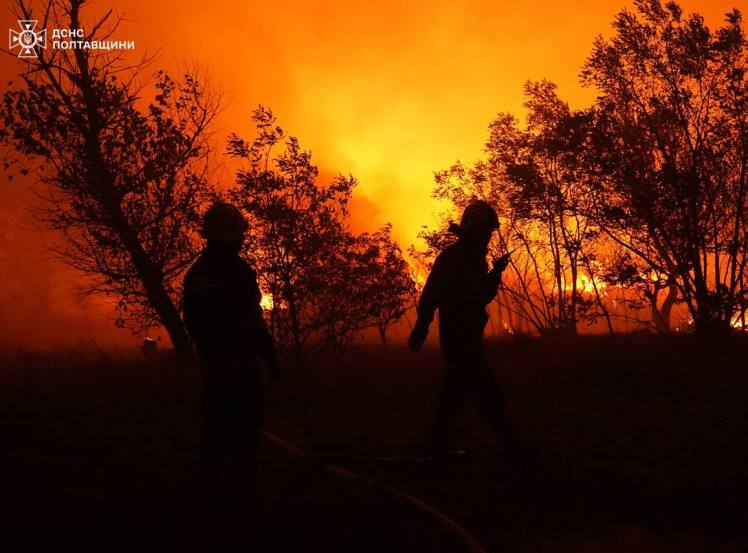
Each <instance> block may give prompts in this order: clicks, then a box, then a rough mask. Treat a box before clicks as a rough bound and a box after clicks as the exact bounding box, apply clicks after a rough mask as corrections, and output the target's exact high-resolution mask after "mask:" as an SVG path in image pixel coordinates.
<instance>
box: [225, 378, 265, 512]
mask: <svg viewBox="0 0 748 553" xmlns="http://www.w3.org/2000/svg"><path fill="white" fill-rule="evenodd" d="M231 406H232V414H231V418H232V425H231V426H232V427H231V459H230V464H229V485H230V486H231V489H232V492H233V493H234V494H235V497H236V498H238V499H248V498H250V497H251V496H252V495H253V494H254V489H255V485H256V468H257V447H258V445H259V442H260V426H261V424H262V388H261V386H260V382H259V378H258V376H257V375H256V374H254V373H252V372H246V373H243V374H240V375H238V376H237V380H236V383H235V386H234V387H233V394H232V398H231Z"/></svg>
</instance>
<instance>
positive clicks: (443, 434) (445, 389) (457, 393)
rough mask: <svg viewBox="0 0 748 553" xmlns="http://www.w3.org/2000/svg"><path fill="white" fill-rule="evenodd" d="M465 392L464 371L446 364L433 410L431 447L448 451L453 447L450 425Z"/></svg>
mask: <svg viewBox="0 0 748 553" xmlns="http://www.w3.org/2000/svg"><path fill="white" fill-rule="evenodd" d="M466 393H467V389H466V382H465V378H464V373H463V371H462V370H461V368H460V367H455V366H449V365H448V366H447V367H446V370H445V372H444V378H443V380H442V384H441V389H440V390H439V398H438V400H437V404H436V410H435V412H434V422H433V426H432V430H431V444H430V445H431V449H432V450H433V451H434V452H435V453H448V452H450V451H452V449H453V440H452V427H453V426H454V422H455V419H456V418H457V413H458V412H459V410H460V407H462V404H463V403H464V401H465V395H466Z"/></svg>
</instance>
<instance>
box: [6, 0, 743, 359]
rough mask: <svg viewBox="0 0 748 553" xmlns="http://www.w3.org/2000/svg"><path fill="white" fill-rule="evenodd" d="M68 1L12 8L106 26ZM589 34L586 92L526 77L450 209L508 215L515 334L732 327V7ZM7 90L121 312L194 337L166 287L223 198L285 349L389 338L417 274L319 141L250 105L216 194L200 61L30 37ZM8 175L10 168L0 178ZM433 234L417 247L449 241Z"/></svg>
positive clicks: (736, 255)
mask: <svg viewBox="0 0 748 553" xmlns="http://www.w3.org/2000/svg"><path fill="white" fill-rule="evenodd" d="M83 4H84V2H82V1H81V0H50V1H48V2H46V3H45V4H44V6H43V9H42V11H41V13H40V14H35V13H33V12H32V11H31V10H30V9H29V7H28V5H27V3H26V2H24V1H23V0H17V2H16V12H17V16H18V19H39V20H40V21H42V22H43V23H44V25H50V26H55V27H57V28H68V29H78V28H83V29H86V30H90V31H89V33H88V34H87V36H86V37H85V38H84V40H87V41H93V40H97V39H98V38H102V37H106V36H108V35H110V34H111V33H112V32H113V31H114V30H115V29H116V27H117V24H118V20H113V18H112V17H111V13H108V14H106V15H105V16H104V17H103V18H102V19H101V20H99V21H94V22H87V24H84V23H82V22H81V7H82V5H83ZM635 5H636V8H635V11H628V10H623V11H621V12H620V13H619V14H618V15H617V16H616V18H615V21H614V34H613V36H612V37H611V38H610V39H603V38H598V39H597V40H596V41H595V43H594V44H593V47H592V53H591V54H590V56H589V58H588V59H587V61H586V63H585V64H584V66H583V68H582V71H581V75H580V77H581V80H582V83H583V84H584V85H585V86H590V87H593V88H594V89H595V90H597V91H598V98H597V100H596V101H595V103H594V104H593V105H592V106H590V107H588V108H585V109H578V110H575V109H571V108H570V107H569V105H568V104H567V103H566V102H565V101H563V99H561V98H560V97H559V96H558V94H557V91H556V87H555V86H554V85H553V84H552V83H549V82H546V81H541V82H528V83H527V84H526V85H525V96H526V102H525V107H526V109H527V117H526V120H525V121H524V122H522V123H520V121H519V120H518V119H517V118H516V117H515V116H514V115H512V114H508V113H503V114H499V115H498V116H497V117H496V119H495V120H494V121H492V122H491V124H490V126H489V136H488V140H487V142H486V147H485V156H484V157H483V159H481V160H479V161H478V162H476V163H474V164H471V165H464V164H459V163H458V164H456V165H454V166H453V167H451V168H449V169H448V170H445V171H440V172H438V173H437V175H436V182H435V188H434V195H435V196H436V197H439V198H444V199H447V200H449V201H450V202H451V203H452V204H453V206H454V208H455V209H454V212H453V213H451V214H446V216H445V218H446V219H449V216H450V215H452V216H454V215H455V214H456V213H457V212H458V211H459V210H461V209H462V208H463V207H464V206H465V205H466V204H467V202H468V201H470V200H471V199H473V198H482V199H486V200H488V201H489V202H491V203H492V204H493V205H495V206H497V208H498V209H499V210H500V212H501V216H502V224H503V227H502V231H501V237H500V240H499V242H498V243H497V244H494V245H493V249H494V253H496V254H499V253H504V252H505V251H509V250H515V249H516V250H515V251H514V254H513V256H512V260H511V264H510V268H509V270H508V271H507V272H506V273H505V278H504V286H503V287H502V290H501V291H500V293H499V296H498V305H497V308H495V309H494V326H496V324H498V330H501V329H504V330H506V331H510V332H517V331H525V332H535V333H546V332H571V333H574V332H577V331H578V330H579V329H580V325H582V327H584V326H586V325H589V324H598V325H603V328H607V330H608V331H609V332H611V333H612V332H614V331H615V330H617V329H624V328H632V327H639V326H646V327H649V328H651V329H654V330H657V331H660V332H673V331H676V330H688V329H690V328H691V327H693V329H695V330H696V331H698V332H700V333H727V332H729V331H730V330H731V329H734V328H739V329H743V330H744V329H745V311H746V308H747V307H748V288H747V286H746V284H747V282H746V264H747V263H748V215H747V213H748V197H747V193H748V191H747V190H746V173H747V172H748V134H747V133H748V130H747V129H748V121H747V120H746V112H747V110H746V103H747V102H748V84H747V82H746V69H747V68H748V55H747V54H748V48H746V37H745V34H744V32H743V28H742V19H741V14H740V12H738V11H737V10H735V11H733V12H730V13H729V14H727V16H726V18H725V21H724V24H723V25H722V26H721V27H719V28H718V29H716V30H711V29H709V28H707V27H706V25H705V24H704V22H703V20H702V18H701V17H700V16H699V15H698V14H692V15H684V14H683V13H682V12H681V9H680V7H679V6H678V5H677V4H676V3H673V2H670V3H667V4H663V3H662V2H660V1H659V0H648V1H644V0H642V1H638V2H636V3H635ZM36 50H37V53H38V56H39V57H38V58H37V59H30V60H27V61H25V62H23V65H21V66H20V67H21V71H22V73H21V74H20V75H19V77H18V80H17V82H16V83H12V84H11V85H10V86H9V88H8V90H6V91H5V92H4V94H3V102H2V105H0V118H1V119H2V129H1V130H0V140H2V141H3V142H4V144H5V145H7V146H9V148H7V150H6V152H7V155H6V156H5V159H4V163H5V168H6V169H12V170H15V171H16V172H18V173H21V174H28V173H29V172H32V173H33V174H34V175H35V179H36V184H37V185H36V191H37V193H38V195H39V196H40V200H41V201H40V202H39V204H38V205H37V208H38V215H39V217H40V220H41V221H42V222H43V223H44V224H45V225H46V226H47V227H49V228H52V229H56V230H59V231H60V236H61V238H62V239H63V241H62V243H63V245H62V246H61V247H60V248H58V250H57V253H58V254H59V255H60V257H61V258H62V259H63V260H65V261H66V262H68V263H70V264H71V265H72V266H73V267H75V268H77V269H79V270H80V271H82V273H84V274H86V275H87V276H88V277H90V278H88V279H87V280H85V281H84V285H85V286H86V287H87V291H88V292H92V293H99V294H106V295H109V296H111V297H113V298H114V299H115V300H116V302H117V305H118V307H119V315H120V317H119V324H121V325H123V326H124V325H127V326H129V327H131V328H132V329H134V330H137V331H139V330H142V329H143V328H144V327H148V326H154V325H157V324H161V325H163V326H164V328H165V329H166V330H167V332H168V333H169V335H170V337H171V340H172V342H173V343H174V345H175V347H176V348H177V350H179V351H184V352H187V351H190V349H191V346H190V343H189V340H188V337H187V334H186V332H185V330H184V324H183V322H182V319H181V316H180V297H181V291H180V289H179V282H180V281H181V275H182V273H183V271H184V269H185V268H186V267H187V266H188V265H189V264H190V263H191V262H192V260H193V259H194V258H195V256H196V255H197V253H198V251H199V249H200V246H201V243H200V241H199V238H198V236H197V233H196V230H197V225H198V224H199V220H200V214H201V213H202V212H203V211H204V210H205V209H206V208H207V206H208V205H209V204H210V202H211V201H213V200H215V199H218V198H219V197H220V196H222V195H223V196H227V198H226V199H228V200H229V201H232V202H233V203H235V204H237V205H238V206H239V207H240V208H241V209H242V210H243V212H244V213H245V215H246V216H247V218H248V219H249V221H250V224H251V230H250V233H249V240H248V242H247V244H246V248H245V254H246V255H247V256H248V257H249V258H250V261H251V262H252V263H253V265H254V266H255V267H256V269H257V272H258V275H259V279H260V284H261V286H262V289H263V291H264V293H265V294H266V299H265V306H266V308H267V314H268V318H269V321H270V324H271V326H272V329H273V332H274V333H275V334H276V336H277V337H278V340H279V342H280V345H281V349H282V350H283V351H287V352H289V354H290V356H291V357H293V359H294V360H295V361H296V363H297V364H302V363H303V361H304V359H305V358H306V357H307V356H308V355H310V354H312V353H314V352H315V351H316V350H318V349H320V348H323V347H329V346H332V347H334V348H337V349H339V348H342V347H344V346H345V345H346V344H347V343H349V342H350V341H351V340H353V339H354V338H355V337H356V336H357V335H359V334H360V333H361V331H363V330H364V329H367V328H376V330H377V331H378V333H379V335H380V337H381V339H382V341H383V342H386V339H387V330H388V328H390V326H391V325H392V324H393V323H394V322H395V321H397V320H398V319H400V318H401V317H402V316H403V314H404V313H405V311H406V310H407V309H408V308H409V306H410V305H412V302H413V299H414V296H415V294H416V287H415V284H414V281H413V279H412V278H411V270H410V267H409V264H408V262H406V260H405V259H404V258H403V256H402V254H401V252H400V249H399V248H398V246H397V245H396V243H395V242H394V240H393V238H392V229H391V227H390V226H389V225H386V226H384V227H383V228H381V229H380V230H378V231H376V232H373V233H363V234H356V233H353V232H352V231H351V230H350V228H349V226H348V211H347V209H348V202H349V199H350V197H351V193H352V191H353V188H354V186H355V184H356V181H355V179H354V178H353V177H352V176H346V175H339V176H338V177H336V178H335V179H333V181H332V182H330V183H321V182H319V179H318V170H317V167H316V166H315V165H314V164H313V163H312V159H311V154H310V153H309V152H307V151H304V150H303V148H302V147H301V146H300V145H299V143H298V141H297V140H296V139H295V138H293V137H291V136H288V135H286V133H285V132H284V131H283V129H281V128H280V127H279V126H278V125H277V123H276V121H275V119H274V117H273V115H272V113H271V111H270V110H269V109H266V108H263V107H260V108H258V109H257V110H255V112H254V115H253V121H254V123H255V125H256V128H257V132H256V134H255V136H254V137H253V138H252V139H250V140H246V141H245V140H243V139H242V138H240V137H238V136H232V137H231V138H230V141H229V144H228V153H229V155H231V156H234V157H235V158H238V159H239V160H240V161H241V163H242V167H241V169H240V170H239V171H238V173H237V175H236V182H235V186H234V187H232V188H231V189H230V190H229V191H228V192H227V193H225V194H219V193H218V191H217V189H216V185H215V183H214V182H212V181H211V179H210V178H209V176H210V169H211V167H212V166H213V164H212V158H211V140H212V138H211V137H212V121H213V119H214V116H215V114H216V113H217V110H218V109H219V104H220V93H219V92H218V91H217V90H216V89H215V88H214V87H212V86H210V84H209V83H207V82H205V79H203V78H201V77H200V76H199V75H198V74H197V73H196V72H192V74H188V75H184V76H183V77H182V78H180V79H172V78H171V77H170V76H169V75H167V74H166V73H164V72H163V71H156V72H155V73H153V76H152V77H149V76H148V75H146V71H147V70H149V68H150V64H151V63H152V61H153V60H152V59H148V58H145V59H143V60H141V61H140V63H136V64H134V65H133V64H132V63H125V61H124V60H123V59H122V58H121V57H120V55H119V54H117V53H116V52H113V51H107V50H85V49H76V50H65V49H47V50H44V49H40V48H37V49H36ZM11 176H12V174H11ZM446 222H447V221H446V220H445V224H444V225H443V229H435V230H432V231H430V232H426V233H425V234H424V235H423V237H424V238H425V239H426V243H427V248H426V250H418V249H417V248H411V253H412V261H413V262H414V264H415V265H417V264H418V262H421V263H425V264H428V263H429V262H430V259H432V258H433V255H434V254H435V253H436V252H437V251H438V250H439V249H440V248H441V247H443V246H444V245H445V243H446V242H448V241H449V240H451V239H452V237H451V236H450V235H449V234H448V233H447V231H446V228H447V225H446Z"/></svg>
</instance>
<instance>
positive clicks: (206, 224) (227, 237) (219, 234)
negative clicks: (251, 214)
mask: <svg viewBox="0 0 748 553" xmlns="http://www.w3.org/2000/svg"><path fill="white" fill-rule="evenodd" d="M248 228H249V225H248V224H247V219H245V218H244V215H242V212H241V211H240V210H239V208H237V207H236V206H234V205H231V204H227V203H223V202H219V203H216V204H213V205H212V206H211V207H210V208H209V209H208V211H206V212H205V215H203V228H202V230H201V231H200V234H201V235H202V237H203V238H206V239H208V240H222V241H225V242H234V241H238V240H241V239H242V237H243V236H244V233H245V232H247V229H248Z"/></svg>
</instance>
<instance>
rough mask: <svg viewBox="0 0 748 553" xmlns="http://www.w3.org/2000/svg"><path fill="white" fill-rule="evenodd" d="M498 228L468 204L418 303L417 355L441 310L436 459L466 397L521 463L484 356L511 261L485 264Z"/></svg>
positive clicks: (448, 444)
mask: <svg viewBox="0 0 748 553" xmlns="http://www.w3.org/2000/svg"><path fill="white" fill-rule="evenodd" d="M498 228H499V219H498V217H497V215H496V212H495V211H494V209H493V208H492V207H491V206H490V205H489V204H487V203H486V202H483V201H473V202H471V203H470V204H469V205H468V206H467V207H466V208H465V211H464V212H463V214H462V219H461V220H460V225H459V227H456V228H454V227H452V228H451V230H453V232H455V233H456V234H457V235H458V240H457V242H456V243H454V244H452V245H450V246H448V247H447V248H445V249H444V251H442V252H441V253H440V254H439V256H438V257H437V258H436V261H435V262H434V266H433V268H432V270H431V274H429V277H428V279H427V280H426V284H425V286H424V288H423V292H422V294H421V299H420V301H419V303H418V320H417V321H416V324H415V326H414V328H413V331H412V332H411V335H410V338H408V346H409V347H410V349H411V350H412V351H419V350H420V349H421V346H422V345H423V342H424V341H425V340H426V335H427V334H428V329H429V324H430V323H431V321H432V319H433V318H434V311H435V310H437V309H438V310H439V342H440V345H441V350H442V355H443V357H444V360H445V362H446V372H445V375H444V380H443V382H442V386H441V390H440V392H439V400H438V404H437V407H436V412H435V414H434V423H433V434H432V442H431V446H432V448H433V450H434V453H436V454H437V455H444V454H449V453H450V452H451V451H452V439H451V427H452V424H453V422H454V419H455V417H456V416H457V412H458V411H459V409H460V407H461V405H462V403H463V402H464V400H465V398H466V396H468V395H470V396H472V397H473V399H474V400H475V401H476V403H477V404H478V407H479V408H480V410H481V412H482V413H483V415H484V416H485V417H486V418H487V419H488V421H489V422H490V424H491V426H492V427H493V429H494V431H495V432H496V434H497V435H498V437H499V438H500V439H501V440H502V441H503V443H504V445H505V446H506V447H507V449H508V451H509V453H510V455H511V456H512V461H513V462H514V463H515V464H521V463H522V462H523V460H524V454H523V448H522V444H521V442H520V440H519V438H518V437H517V435H516V434H515V432H514V430H513V429H512V425H511V423H510V421H509V419H508V417H507V415H506V413H505V410H504V397H503V393H502V390H501V387H500V385H499V384H498V382H497V381H496V380H495V379H494V377H493V374H492V370H491V367H489V366H488V364H487V363H486V361H485V357H484V352H483V330H484V328H485V326H486V323H487V322H488V313H487V312H486V306H487V305H488V304H489V303H490V302H491V300H493V298H494V297H495V296H496V292H497V291H498V287H499V284H500V283H501V274H502V272H503V271H504V269H506V266H507V265H508V263H509V256H508V255H505V256H504V257H502V258H500V259H498V260H496V261H494V265H493V268H492V269H491V270H490V271H489V270H488V265H487V263H486V254H487V253H488V244H489V242H490V240H491V235H492V234H493V232H494V231H495V230H497V229H498Z"/></svg>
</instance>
